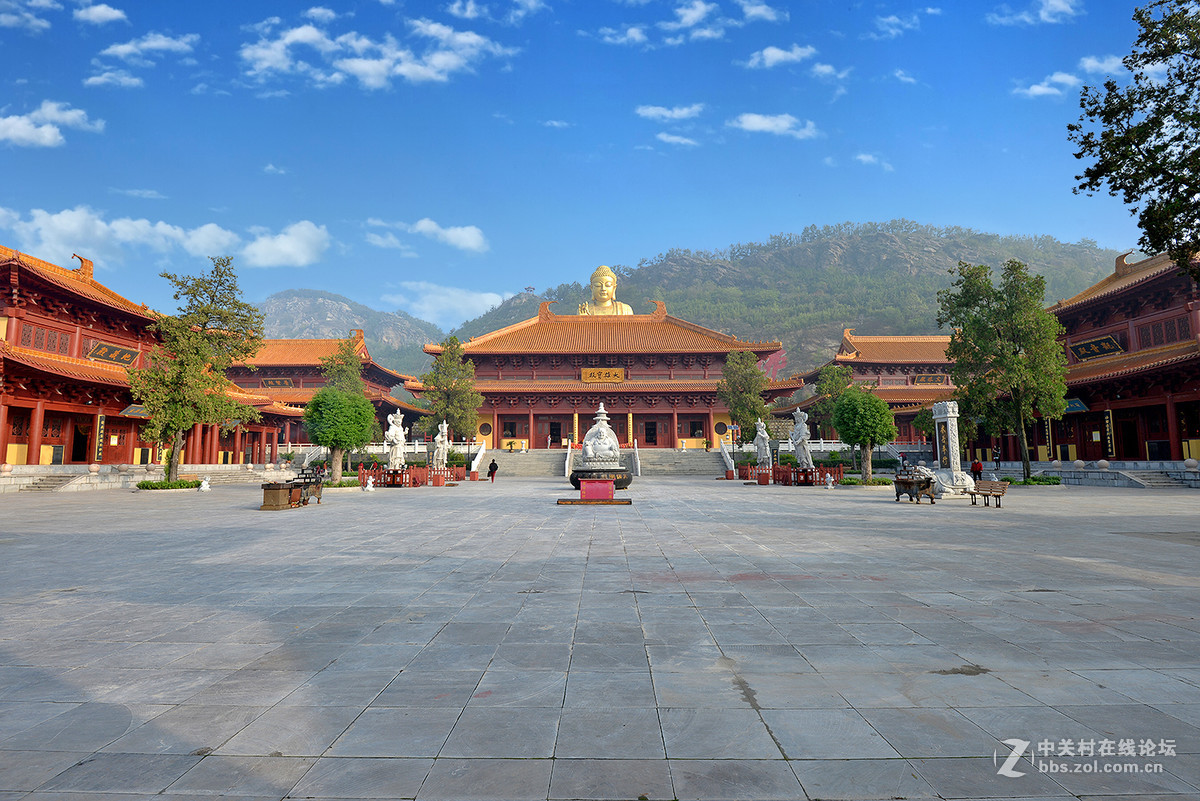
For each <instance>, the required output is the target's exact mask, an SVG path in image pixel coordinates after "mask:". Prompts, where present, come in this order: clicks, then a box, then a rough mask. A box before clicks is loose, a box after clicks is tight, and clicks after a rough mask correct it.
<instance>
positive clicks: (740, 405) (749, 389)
mask: <svg viewBox="0 0 1200 801" xmlns="http://www.w3.org/2000/svg"><path fill="white" fill-rule="evenodd" d="M766 386H767V377H766V376H765V375H764V374H763V371H762V370H760V369H758V358H757V357H756V356H755V355H754V354H753V353H751V352H750V351H748V350H737V351H734V352H732V353H730V354H729V358H727V359H726V360H725V370H724V373H723V377H722V378H721V380H720V381H719V382H717V397H718V398H720V399H721V403H724V404H725V406H726V407H727V408H728V409H729V416H730V418H731V419H732V420H733V422H735V423H737V425H738V426H739V427H740V428H741V439H742V442H750V441H751V440H753V439H754V432H755V423H756V422H757V421H758V420H759V418H762V419H763V420H766V419H767V418H768V415H769V414H770V412H768V411H767V405H766V404H765V403H763V398H762V393H763V389H764V388H765V387H766Z"/></svg>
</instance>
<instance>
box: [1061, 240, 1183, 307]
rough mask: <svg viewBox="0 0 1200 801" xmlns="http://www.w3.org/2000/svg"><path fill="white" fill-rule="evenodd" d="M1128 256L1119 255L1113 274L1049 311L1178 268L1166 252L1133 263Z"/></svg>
mask: <svg viewBox="0 0 1200 801" xmlns="http://www.w3.org/2000/svg"><path fill="white" fill-rule="evenodd" d="M1128 256H1129V253H1124V254H1122V255H1120V256H1118V257H1117V263H1116V267H1115V268H1114V269H1113V272H1112V275H1109V276H1107V277H1106V278H1103V279H1101V280H1100V281H1098V282H1097V283H1095V284H1092V285H1091V286H1090V287H1088V288H1087V289H1085V290H1083V291H1082V292H1080V293H1079V294H1078V295H1075V296H1073V297H1070V298H1067V299H1066V300H1060V301H1058V303H1055V304H1054V305H1053V306H1051V307H1050V308H1049V311H1050V312H1052V313H1055V314H1057V313H1059V312H1062V311H1065V310H1067V309H1069V308H1070V307H1072V306H1077V305H1079V304H1082V303H1087V302H1088V301H1091V300H1096V299H1097V298H1102V297H1107V296H1109V295H1114V294H1116V293H1117V292H1120V291H1122V290H1124V289H1128V288H1129V287H1131V286H1134V285H1135V284H1140V283H1142V282H1143V281H1148V280H1149V279H1151V278H1156V277H1158V276H1160V275H1162V274H1163V273H1167V272H1174V271H1176V270H1177V269H1178V267H1177V265H1176V264H1175V262H1173V261H1171V259H1170V258H1169V257H1168V256H1167V255H1166V254H1159V255H1157V256H1152V257H1150V258H1148V259H1143V260H1141V261H1138V262H1133V263H1132V264H1131V263H1130V262H1129V261H1128Z"/></svg>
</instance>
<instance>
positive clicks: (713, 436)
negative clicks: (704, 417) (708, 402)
mask: <svg viewBox="0 0 1200 801" xmlns="http://www.w3.org/2000/svg"><path fill="white" fill-rule="evenodd" d="M716 429H717V426H716V423H714V422H713V410H712V407H711V406H709V407H708V428H707V429H706V430H707V431H708V435H707V436H706V437H705V439H707V440H708V441H709V442H711V443H712V444H713V445H716V444H717V430H716Z"/></svg>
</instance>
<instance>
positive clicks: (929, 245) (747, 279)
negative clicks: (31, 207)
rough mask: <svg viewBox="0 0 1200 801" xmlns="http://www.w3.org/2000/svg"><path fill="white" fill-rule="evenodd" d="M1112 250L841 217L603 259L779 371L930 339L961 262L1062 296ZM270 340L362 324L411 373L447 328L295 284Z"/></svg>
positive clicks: (1104, 265)
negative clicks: (1011, 271)
mask: <svg viewBox="0 0 1200 801" xmlns="http://www.w3.org/2000/svg"><path fill="white" fill-rule="evenodd" d="M1119 255H1120V253H1119V252H1118V251H1116V250H1109V249H1104V248H1100V247H1098V246H1097V245H1096V243H1095V242H1092V241H1089V240H1083V241H1081V242H1077V243H1068V242H1060V241H1059V240H1057V239H1055V238H1054V237H1050V236H1000V235H998V234H989V233H984V232H981V231H975V230H971V229H968V228H959V227H954V226H949V227H935V226H929V225H922V224H919V223H915V222H913V221H911V220H892V221H890V222H885V223H842V224H840V225H832V226H825V227H821V228H818V227H817V226H809V227H808V228H805V229H804V230H803V231H802V232H801V233H799V234H780V235H777V236H772V237H770V238H769V239H768V240H767V241H766V242H765V243H755V242H750V243H739V244H736V245H731V246H730V247H729V248H728V249H725V250H721V251H691V250H681V249H672V250H669V251H667V252H666V253H660V254H659V255H657V256H655V257H654V258H652V259H643V260H642V261H641V262H640V263H639V264H638V266H637V267H636V268H629V267H623V266H620V265H610V266H612V267H613V269H614V270H615V271H616V272H617V273H618V275H620V276H621V279H620V287H619V289H618V297H619V299H620V300H622V301H624V302H625V303H629V304H630V305H632V306H633V308H634V311H635V312H649V311H650V310H651V308H652V306H653V304H652V302H651V301H653V300H663V301H665V302H666V304H667V311H668V312H669V313H670V314H672V315H674V316H676V317H681V318H683V319H685V320H689V321H691V322H694V323H697V324H699V325H703V326H706V327H708V328H712V329H715V330H717V331H722V332H724V333H727V334H733V335H735V336H737V337H739V338H741V339H747V340H755V341H763V340H779V341H781V342H783V345H784V348H785V349H786V350H787V361H788V363H787V367H786V368H785V369H784V370H783V371H782V375H784V376H786V375H790V374H792V373H794V372H797V371H801V370H806V369H809V368H812V367H815V366H817V365H819V364H821V363H823V362H825V361H826V360H828V359H829V357H830V356H831V355H832V354H833V352H834V351H835V350H836V348H837V346H838V343H840V342H841V338H842V329H844V328H854V329H856V330H857V331H858V333H859V334H861V335H885V334H910V335H911V334H935V333H938V328H937V292H938V290H939V289H943V288H945V287H947V286H949V285H950V273H949V271H950V269H951V268H953V267H954V266H955V265H957V264H958V262H959V261H966V262H971V263H974V264H989V265H991V266H992V267H993V268H995V269H999V267H1000V266H1001V265H1002V264H1003V263H1004V262H1005V261H1006V260H1007V259H1011V258H1015V259H1019V260H1021V261H1023V262H1025V263H1026V264H1028V265H1029V266H1030V267H1031V268H1032V269H1033V271H1034V272H1037V273H1039V274H1041V275H1043V276H1045V278H1046V284H1047V293H1046V305H1050V304H1051V303H1053V302H1054V301H1055V300H1057V299H1059V298H1069V297H1071V296H1073V295H1075V294H1076V293H1078V292H1080V291H1081V290H1083V289H1085V288H1087V287H1089V286H1091V285H1092V284H1094V283H1096V282H1097V281H1099V280H1100V279H1101V278H1103V277H1104V276H1105V275H1108V274H1109V273H1111V272H1112V269H1113V262H1114V260H1115V259H1116V258H1117V256H1119ZM594 267H595V265H591V266H590V267H587V268H585V271H584V273H585V274H581V275H579V276H573V277H577V278H578V279H579V280H578V281H574V282H571V283H565V284H559V285H558V286H556V287H553V288H551V289H548V290H546V291H544V292H541V293H535V292H522V293H519V294H517V295H514V296H513V297H511V298H509V299H507V300H505V301H504V302H503V303H501V304H499V305H498V306H496V307H494V308H492V309H490V310H489V311H487V312H485V313H484V314H482V315H480V316H479V317H476V318H474V319H473V320H468V321H467V322H465V323H463V324H462V325H461V326H459V327H458V328H456V329H454V330H453V331H452V332H451V333H453V334H454V335H455V336H457V337H458V338H459V339H461V340H467V339H469V338H471V337H473V336H479V335H481V334H486V333H488V332H490V331H494V330H496V329H497V328H502V327H504V326H506V325H512V324H513V323H516V322H520V321H521V320H527V319H529V318H530V317H533V316H535V315H536V314H537V311H538V304H540V303H541V302H542V301H544V300H554V301H558V304H557V305H555V306H553V307H552V308H553V310H554V311H555V312H557V313H559V314H571V313H573V312H574V311H575V309H576V307H577V306H578V305H579V303H580V302H581V301H583V300H585V299H587V297H588V294H589V293H588V290H587V289H586V288H585V287H584V286H583V282H585V281H587V278H588V276H587V274H586V273H590V272H591V269H594ZM262 308H263V312H264V313H265V314H266V315H267V335H268V336H271V337H344V336H346V334H347V332H348V331H349V330H350V329H351V328H362V329H364V331H365V332H366V337H367V344H368V347H370V349H371V355H372V356H374V357H375V359H376V361H378V362H379V363H380V364H383V365H385V366H387V367H391V368H392V369H394V370H398V371H399V372H402V373H409V374H419V373H421V372H423V371H424V370H426V369H427V368H428V365H429V363H430V360H429V357H428V356H426V355H425V353H423V352H422V350H421V348H422V346H423V345H424V344H426V343H427V342H440V341H442V340H443V339H444V338H445V337H446V333H445V332H443V331H442V330H441V329H440V328H438V327H437V326H435V325H433V324H432V323H427V322H425V321H423V320H418V319H416V318H415V317H412V316H411V315H408V314H405V313H404V312H400V311H398V312H395V313H388V312H380V311H376V310H374V309H370V308H368V307H366V306H363V305H361V304H359V303H355V302H354V301H351V300H349V299H348V298H344V297H342V296H340V295H336V294H333V293H331V292H320V291H317V290H311V289H293V290H287V291H285V292H279V293H277V294H275V295H272V296H271V297H269V298H267V300H266V301H265V302H264V303H263V304H262Z"/></svg>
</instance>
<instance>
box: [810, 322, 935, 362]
mask: <svg viewBox="0 0 1200 801" xmlns="http://www.w3.org/2000/svg"><path fill="white" fill-rule="evenodd" d="M949 345H950V336H949V335H948V334H945V335H942V334H935V335H930V336H859V335H858V334H855V333H854V329H853V328H847V329H845V330H844V331H842V345H841V347H840V348H838V352H837V355H836V356H834V361H835V362H850V361H854V362H871V363H876V362H881V363H887V364H899V363H909V364H912V363H924V364H929V363H937V362H944V363H947V364H948V363H949V361H950V360H949V359H947V358H946V348H947V347H948V346H949Z"/></svg>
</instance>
